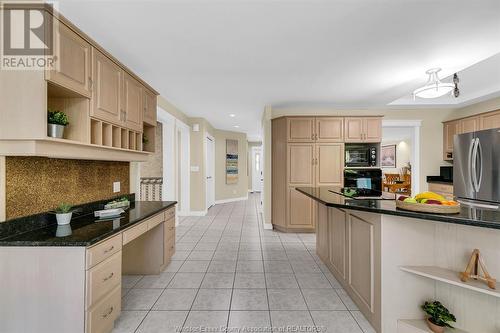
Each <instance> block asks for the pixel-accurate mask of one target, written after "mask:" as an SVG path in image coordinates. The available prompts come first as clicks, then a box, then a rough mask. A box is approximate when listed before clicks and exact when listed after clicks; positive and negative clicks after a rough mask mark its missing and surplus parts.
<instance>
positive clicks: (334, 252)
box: [316, 208, 347, 279]
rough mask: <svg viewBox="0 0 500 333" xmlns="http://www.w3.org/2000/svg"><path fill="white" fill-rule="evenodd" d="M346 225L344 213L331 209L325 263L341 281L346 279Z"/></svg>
mask: <svg viewBox="0 0 500 333" xmlns="http://www.w3.org/2000/svg"><path fill="white" fill-rule="evenodd" d="M346 225H347V218H346V213H345V212H344V211H343V210H341V209H337V208H331V209H330V220H329V227H330V229H329V230H328V262H327V263H328V264H329V266H330V267H331V268H332V269H333V270H334V271H335V272H337V274H338V275H339V276H341V277H342V279H345V278H346V252H347V251H346V237H347V236H346V231H347V227H346ZM318 236H319V235H317V236H316V237H318Z"/></svg>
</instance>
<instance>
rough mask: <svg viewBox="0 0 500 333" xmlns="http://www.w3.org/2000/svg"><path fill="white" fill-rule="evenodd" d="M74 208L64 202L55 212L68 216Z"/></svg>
mask: <svg viewBox="0 0 500 333" xmlns="http://www.w3.org/2000/svg"><path fill="white" fill-rule="evenodd" d="M72 208H73V206H71V205H70V204H68V203H65V202H62V203H60V204H59V206H57V207H56V209H55V212H56V214H67V213H70V212H71V209H72Z"/></svg>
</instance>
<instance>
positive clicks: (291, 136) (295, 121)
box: [287, 117, 315, 142]
mask: <svg viewBox="0 0 500 333" xmlns="http://www.w3.org/2000/svg"><path fill="white" fill-rule="evenodd" d="M314 124H315V118H313V117H309V118H306V117H297V118H287V135H288V142H313V141H314V134H315V133H314Z"/></svg>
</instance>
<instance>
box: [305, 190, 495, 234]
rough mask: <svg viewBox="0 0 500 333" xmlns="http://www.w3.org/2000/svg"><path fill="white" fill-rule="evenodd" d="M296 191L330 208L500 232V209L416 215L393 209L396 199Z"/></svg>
mask: <svg viewBox="0 0 500 333" xmlns="http://www.w3.org/2000/svg"><path fill="white" fill-rule="evenodd" d="M296 190H297V191H299V192H301V193H303V194H305V195H307V196H308V197H311V198H312V199H314V200H316V201H318V202H321V203H322V204H324V205H326V206H329V207H337V208H345V209H352V210H360V211H365V212H371V213H379V214H388V215H395V216H403V217H410V218H416V219H424V220H431V221H436V222H445V223H454V224H463V225H470V226H476V227H482V228H491V229H500V210H489V209H482V208H473V207H469V206H465V205H462V208H461V211H460V213H458V214H448V215H443V214H431V213H419V212H412V211H407V210H401V209H399V208H396V202H395V200H373V199H363V200H360V199H351V198H346V197H344V196H342V195H340V194H336V193H332V192H330V191H329V190H334V191H339V190H340V187H297V188H296Z"/></svg>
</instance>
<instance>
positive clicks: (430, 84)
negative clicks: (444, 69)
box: [413, 68, 455, 99]
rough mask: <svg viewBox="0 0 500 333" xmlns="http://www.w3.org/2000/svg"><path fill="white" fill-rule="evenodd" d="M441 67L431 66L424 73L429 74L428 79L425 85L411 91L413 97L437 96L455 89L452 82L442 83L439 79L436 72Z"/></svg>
mask: <svg viewBox="0 0 500 333" xmlns="http://www.w3.org/2000/svg"><path fill="white" fill-rule="evenodd" d="M439 71H441V68H432V69H429V70H428V71H426V72H425V73H426V74H427V75H429V80H427V83H426V85H425V86H423V87H421V88H418V89H416V90H415V91H413V98H414V99H415V98H416V97H420V98H437V97H441V96H443V95H446V94H448V93H450V92H452V91H453V90H454V89H455V85H454V84H453V83H443V82H441V81H440V80H439V77H438V72H439Z"/></svg>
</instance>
